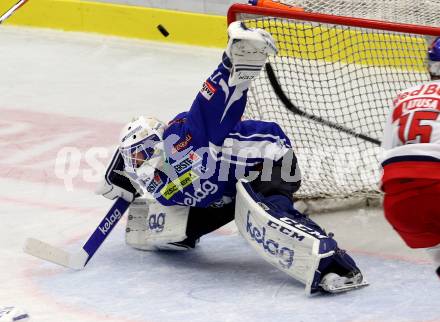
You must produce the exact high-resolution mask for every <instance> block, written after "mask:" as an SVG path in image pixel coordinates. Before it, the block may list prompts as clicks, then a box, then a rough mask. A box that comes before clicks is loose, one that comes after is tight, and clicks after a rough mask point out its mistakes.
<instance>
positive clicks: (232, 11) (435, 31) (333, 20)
mask: <svg viewBox="0 0 440 322" xmlns="http://www.w3.org/2000/svg"><path fill="white" fill-rule="evenodd" d="M241 13H244V14H250V15H259V16H268V17H277V18H289V19H296V20H303V21H312V22H320V23H328V24H334V25H342V26H351V27H362V28H369V29H378V30H387V31H394V32H402V33H412V34H419V35H426V36H434V37H435V36H440V27H431V26H420V25H413V24H404V23H397V22H388V21H380V20H373V19H363V18H354V17H345V16H337V15H329V14H324V13H313V12H304V11H293V10H281V9H274V8H265V7H258V6H252V5H247V4H240V3H235V4H233V5H231V7H229V10H228V14H227V22H228V25H230V24H231V23H232V22H234V21H237V16H238V15H239V14H241Z"/></svg>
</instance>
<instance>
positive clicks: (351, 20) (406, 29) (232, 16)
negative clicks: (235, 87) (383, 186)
mask: <svg viewBox="0 0 440 322" xmlns="http://www.w3.org/2000/svg"><path fill="white" fill-rule="evenodd" d="M240 14H244V15H249V16H252V15H255V16H260V17H274V18H285V19H293V20H297V21H304V22H316V23H323V24H331V25H340V26H348V27H358V28H366V29H375V30H381V31H389V32H395V33H402V34H403V33H408V34H416V35H421V36H432V37H439V36H440V27H433V26H423V25H416V24H407V23H399V22H391V21H381V20H374V19H365V18H357V17H348V16H339V15H331V14H325V13H316V12H305V11H296V10H288V9H285V10H284V9H277V8H267V7H259V6H252V5H248V4H233V5H231V7H230V8H229V10H228V13H227V23H228V25H229V24H231V23H232V22H234V21H237V20H239V15H240ZM381 197H382V195H381V194H380V193H377V196H376V195H374V196H372V195H365V196H362V197H360V196H348V197H339V196H336V197H324V198H323V199H321V198H317V199H316V198H310V199H307V198H306V199H301V200H300V201H301V202H300V204H301V205H300V207H301V208H302V209H303V210H305V211H308V212H309V213H317V212H322V211H333V210H336V208H335V207H334V205H335V203H333V202H328V201H329V200H335V199H336V200H339V201H341V202H338V205H337V206H336V207H337V208H340V209H347V208H353V207H360V206H361V207H362V206H380V204H381V202H380V200H381Z"/></svg>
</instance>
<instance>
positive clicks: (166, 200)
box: [145, 58, 291, 208]
mask: <svg viewBox="0 0 440 322" xmlns="http://www.w3.org/2000/svg"><path fill="white" fill-rule="evenodd" d="M228 65H230V63H229V61H228V59H227V58H226V59H224V61H223V62H222V63H221V64H220V65H219V66H218V68H217V69H216V70H215V71H214V72H213V73H212V75H211V76H210V77H209V78H208V79H207V80H206V81H205V82H204V84H203V86H202V88H201V90H200V92H199V93H198V95H197V97H196V98H195V100H194V102H193V104H192V106H191V109H190V110H189V111H188V112H183V113H180V114H179V115H177V116H176V117H175V118H174V119H173V120H172V121H170V122H169V124H168V126H167V127H166V129H165V131H164V136H163V140H164V149H165V154H166V162H165V166H164V167H163V169H161V171H156V173H155V176H154V178H153V179H152V180H151V181H150V182H148V184H147V186H146V187H145V188H146V190H147V191H148V192H149V193H151V194H152V195H153V196H154V197H155V198H156V199H157V200H158V201H159V202H160V203H161V204H163V205H165V206H172V205H186V206H192V207H202V208H205V207H210V206H213V207H221V206H222V205H224V204H225V203H229V202H231V201H232V200H233V198H234V197H235V193H236V190H235V184H236V182H237V180H239V179H240V178H243V177H247V178H248V180H252V179H253V178H255V177H256V175H257V174H258V172H257V171H256V170H257V169H260V171H261V167H262V165H263V164H264V168H265V169H266V170H269V171H270V169H271V163H272V162H274V161H278V160H280V159H281V158H282V157H283V156H284V155H285V154H286V153H287V152H288V151H289V150H291V143H290V140H289V138H288V137H287V136H286V135H285V133H284V132H283V131H282V129H281V128H280V126H279V125H278V124H276V123H272V122H263V121H255V120H241V118H242V115H243V112H244V110H245V106H246V101H247V91H248V86H249V83H248V82H245V83H242V84H239V85H237V86H229V85H228V79H229V68H228ZM268 180H270V176H269V179H268Z"/></svg>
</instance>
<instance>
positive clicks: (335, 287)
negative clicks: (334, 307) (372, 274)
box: [319, 272, 369, 293]
mask: <svg viewBox="0 0 440 322" xmlns="http://www.w3.org/2000/svg"><path fill="white" fill-rule="evenodd" d="M368 285H369V284H368V283H367V281H365V280H364V278H363V276H362V274H361V273H360V272H357V273H355V274H354V275H353V276H339V275H338V274H336V273H328V274H326V275H325V276H324V277H323V278H322V280H321V282H320V283H319V286H320V287H321V288H322V290H323V291H325V292H328V293H342V292H348V291H351V290H354V289H358V288H361V287H365V286H368Z"/></svg>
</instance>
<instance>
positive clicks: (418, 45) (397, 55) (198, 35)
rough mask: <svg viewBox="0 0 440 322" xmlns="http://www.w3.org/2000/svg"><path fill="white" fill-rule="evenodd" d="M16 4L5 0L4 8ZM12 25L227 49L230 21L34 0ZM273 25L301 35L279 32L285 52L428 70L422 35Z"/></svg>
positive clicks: (76, 0)
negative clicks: (291, 36)
mask: <svg viewBox="0 0 440 322" xmlns="http://www.w3.org/2000/svg"><path fill="white" fill-rule="evenodd" d="M15 2H16V0H4V1H2V2H1V3H0V12H1V13H3V12H5V11H6V10H7V9H9V8H10V7H11V6H12V5H13V4H15ZM275 21H276V20H275ZM6 23H9V24H14V25H22V26H32V27H44V28H54V29H61V30H65V31H79V32H92V33H99V34H104V35H113V36H121V37H128V38H138V39H146V40H154V41H162V42H167V43H178V44H188V45H197V46H205V47H217V48H225V45H226V42H227V34H226V28H227V22H226V17H223V16H214V15H206V14H198V13H189V12H181V11H172V10H163V9H155V8H146V7H137V6H127V5H119V4H110V3H100V2H88V1H80V0H29V2H28V3H27V4H25V5H24V6H23V7H22V8H20V9H18V11H17V12H16V13H14V15H13V16H12V17H10V18H9V19H8V20H7V21H6ZM252 23H253V24H254V26H255V25H256V26H259V27H267V25H266V24H265V23H263V22H262V21H258V22H257V23H256V24H255V21H253V22H249V24H248V25H249V26H252ZM274 24H275V25H274ZM159 25H162V26H163V27H164V28H165V29H166V30H167V31H168V32H169V35H168V36H167V37H165V36H164V35H163V34H162V33H161V32H160V31H159V29H158V26H159ZM271 27H272V28H276V29H284V30H289V32H292V33H293V34H296V36H297V37H298V39H299V40H298V43H294V44H292V43H290V42H287V41H285V39H283V37H284V36H283V34H280V35H275V37H279V39H278V40H279V41H280V42H279V44H280V48H279V49H280V51H279V56H287V57H294V58H300V59H306V60H324V61H327V62H333V63H334V62H341V63H349V64H352V63H354V64H359V65H366V66H371V67H385V66H391V67H397V68H403V69H407V70H414V71H420V72H423V71H425V70H426V66H425V56H426V54H425V51H426V43H425V42H424V40H423V39H421V38H420V37H419V38H418V37H412V36H409V35H398V34H383V33H381V32H378V33H369V34H365V33H363V32H362V31H361V30H356V29H352V30H344V29H339V30H338V29H329V28H327V27H326V26H325V25H324V26H320V27H317V26H316V25H313V24H310V23H307V22H306V23H305V24H299V23H295V22H287V23H286V22H284V23H280V22H279V21H276V22H275V23H274V22H272V26H271ZM272 28H270V29H272ZM365 37H367V38H368V40H369V41H366V40H365ZM397 46H398V47H399V48H398V50H396V49H397ZM304 48H307V49H308V50H307V51H306V50H304ZM402 53H404V55H402ZM403 66H406V67H403Z"/></svg>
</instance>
